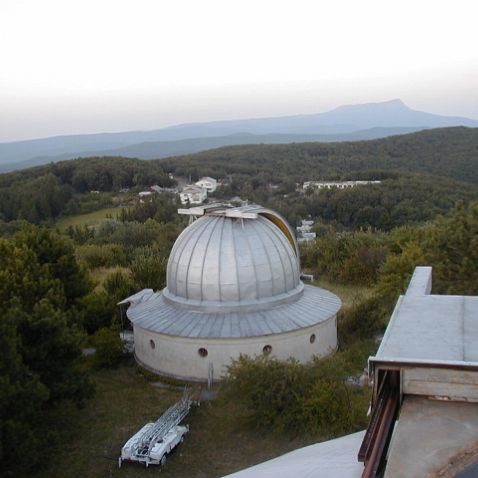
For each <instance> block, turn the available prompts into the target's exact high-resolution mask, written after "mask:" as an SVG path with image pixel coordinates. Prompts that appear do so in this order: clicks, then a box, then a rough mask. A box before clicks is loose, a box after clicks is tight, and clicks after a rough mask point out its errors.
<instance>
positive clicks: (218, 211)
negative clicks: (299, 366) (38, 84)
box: [120, 204, 341, 380]
mask: <svg viewBox="0 0 478 478" xmlns="http://www.w3.org/2000/svg"><path fill="white" fill-rule="evenodd" d="M179 213H180V214H187V215H190V217H191V224H190V225H189V226H188V227H187V228H186V229H184V231H183V232H182V233H181V234H180V236H179V237H178V238H177V240H176V242H175V243H174V246H173V248H172V250H171V254H170V256H169V261H168V266H167V275H166V287H165V288H164V289H163V290H162V291H156V292H154V291H153V290H152V289H144V290H142V291H140V292H138V293H137V294H134V295H133V296H131V297H128V298H126V299H124V300H123V301H121V302H120V304H123V305H129V308H128V310H127V317H128V319H129V320H130V321H131V323H132V326H133V333H134V353H135V357H136V360H137V361H138V363H139V364H141V365H142V366H143V367H145V368H147V369H149V370H151V371H153V372H157V373H160V374H163V375H168V376H172V377H176V378H181V379H187V380H213V379H218V378H221V377H223V376H224V374H225V373H226V370H227V367H228V365H229V364H230V363H231V360H234V359H237V358H238V357H240V355H241V354H242V355H249V356H251V357H253V356H255V355H257V354H272V355H273V356H275V357H277V358H278V359H281V360H282V359H283V360H286V359H288V358H290V357H294V358H295V359H296V360H299V361H301V362H307V361H308V360H310V359H311V358H312V357H313V356H318V357H322V356H325V355H327V354H329V353H331V352H333V351H334V350H335V349H336V347H337V324H336V318H337V311H338V310H339V308H340V306H341V302H340V299H339V298H338V297H337V296H336V295H335V294H333V293H332V292H329V291H327V290H325V289H321V288H319V287H314V286H311V285H304V284H303V283H302V281H301V280H300V262H299V252H298V248H297V242H296V240H295V237H294V233H293V231H292V229H291V228H290V226H289V225H288V224H287V222H286V221H285V219H283V218H282V217H281V216H280V215H279V214H277V213H276V212H274V211H271V210H269V209H265V208H263V207H262V206H258V205H250V206H242V207H238V208H234V207H232V206H228V205H224V204H209V205H206V206H201V207H193V208H190V209H180V210H179Z"/></svg>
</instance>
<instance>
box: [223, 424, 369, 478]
mask: <svg viewBox="0 0 478 478" xmlns="http://www.w3.org/2000/svg"><path fill="white" fill-rule="evenodd" d="M363 437H364V432H363V431H361V432H357V433H354V434H352V435H346V436H343V437H340V438H336V439H334V440H329V441H324V442H322V443H316V444H314V445H310V446H306V447H304V448H299V449H298V450H294V451H291V452H289V453H286V454H285V455H282V456H279V457H277V458H274V459H272V460H269V461H266V462H264V463H259V464H258V465H254V466H252V467H251V468H246V469H245V470H241V471H238V472H236V473H233V474H232V475H227V476H225V477H223V478H291V477H297V478H360V477H361V476H362V473H363V469H364V468H363V463H359V462H358V461H357V450H358V449H359V447H360V443H361V442H362V440H363Z"/></svg>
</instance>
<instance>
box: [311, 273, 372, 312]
mask: <svg viewBox="0 0 478 478" xmlns="http://www.w3.org/2000/svg"><path fill="white" fill-rule="evenodd" d="M313 284H314V285H316V286H318V287H322V288H324V289H327V290H330V291H331V292H333V293H334V294H337V295H338V296H339V297H340V299H341V300H342V304H343V306H344V307H350V306H352V305H354V304H358V303H359V302H363V301H364V300H365V299H367V298H369V297H370V296H371V295H372V293H373V289H372V288H371V287H366V286H359V285H350V284H346V285H344V284H336V283H333V282H329V281H328V280H327V279H324V278H318V279H317V280H315V281H314V282H313Z"/></svg>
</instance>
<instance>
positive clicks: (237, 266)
mask: <svg viewBox="0 0 478 478" xmlns="http://www.w3.org/2000/svg"><path fill="white" fill-rule="evenodd" d="M299 267H300V266H299V259H298V257H297V251H296V245H295V242H294V240H292V241H291V240H290V239H289V238H288V237H287V236H286V235H285V234H284V232H283V231H282V230H281V229H280V228H279V227H278V226H277V225H276V224H274V222H272V221H271V220H270V219H268V218H266V217H264V216H261V215H260V214H259V215H257V218H256V219H255V220H250V219H242V218H234V217H227V216H224V215H218V216H213V215H205V216H203V217H201V218H199V219H198V220H196V221H194V222H193V223H192V224H191V225H190V226H189V227H187V228H186V229H185V230H184V231H183V232H182V234H181V235H180V236H179V238H178V239H177V240H176V242H175V244H174V247H173V249H172V251H171V255H170V257H169V261H168V267H167V288H166V289H165V290H164V291H163V295H164V296H165V297H166V298H167V299H169V300H170V301H172V302H175V303H177V304H178V305H183V306H190V307H195V308H196V309H197V308H199V309H204V308H207V309H208V310H212V309H215V308H220V309H221V310H222V311H224V310H225V309H224V307H227V308H228V309H229V310H231V309H234V310H241V309H243V308H244V307H247V308H248V309H250V310H252V309H253V310H258V309H259V308H262V306H265V305H267V307H270V306H271V305H273V304H277V303H284V302H289V301H292V300H295V299H296V298H298V297H299V295H300V294H301V293H302V291H303V284H302V283H301V282H300V269H299ZM251 308H252V309H251Z"/></svg>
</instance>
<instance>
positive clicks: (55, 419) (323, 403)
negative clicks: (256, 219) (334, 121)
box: [0, 128, 478, 477]
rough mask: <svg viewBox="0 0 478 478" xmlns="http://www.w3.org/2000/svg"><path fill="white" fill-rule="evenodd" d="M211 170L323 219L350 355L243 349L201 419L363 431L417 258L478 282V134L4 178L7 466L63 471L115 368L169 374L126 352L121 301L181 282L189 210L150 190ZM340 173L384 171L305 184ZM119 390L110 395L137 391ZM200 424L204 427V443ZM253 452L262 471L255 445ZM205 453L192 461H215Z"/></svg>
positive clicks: (473, 289)
mask: <svg viewBox="0 0 478 478" xmlns="http://www.w3.org/2000/svg"><path fill="white" fill-rule="evenodd" d="M201 176H212V177H214V178H217V179H218V180H219V181H220V183H221V185H220V187H219V188H218V190H217V191H216V193H215V198H216V199H217V200H220V201H225V200H229V199H231V198H233V197H234V196H240V197H241V198H242V199H244V200H249V201H251V202H256V203H259V204H262V205H264V206H267V207H270V208H273V209H275V210H277V211H278V212H279V213H281V214H282V215H284V216H285V217H286V218H287V219H288V220H289V222H290V223H291V224H292V225H293V226H296V225H298V224H299V223H300V220H301V219H306V218H311V219H313V220H314V221H315V224H314V231H315V232H316V234H317V238H316V240H315V241H313V242H308V243H306V244H301V248H300V253H301V262H302V268H303V270H304V271H305V272H308V273H311V274H313V275H314V277H315V284H316V285H320V286H323V287H326V288H330V289H331V290H333V291H336V292H337V294H339V295H341V294H344V295H343V296H341V297H342V300H343V302H344V307H343V308H342V310H341V312H340V315H339V321H338V328H339V340H340V348H339V351H338V352H337V354H335V355H334V356H332V357H330V358H327V359H324V360H318V359H317V360H315V361H314V362H313V363H310V364H307V365H303V364H298V363H296V362H294V361H292V360H291V361H288V362H279V361H277V360H275V359H274V358H271V357H266V356H260V357H243V358H241V359H240V360H239V361H237V362H234V363H233V364H232V366H231V367H230V370H229V375H228V377H227V379H226V380H225V382H224V383H223V384H222V385H221V388H220V390H219V395H218V399H217V400H216V401H214V403H212V404H211V405H210V407H212V408H210V409H206V411H201V412H198V415H197V416H196V417H194V418H193V420H196V422H194V423H196V426H197V427H204V429H205V430H208V427H211V428H212V427H213V426H214V427H217V422H214V416H216V417H217V416H219V417H221V416H222V415H221V413H222V414H226V413H227V415H228V416H229V415H230V416H233V417H234V420H233V419H232V418H230V419H228V420H227V425H224V426H225V427H226V426H227V427H229V428H227V430H226V429H225V431H224V433H226V431H227V433H229V434H231V436H232V437H237V436H240V434H241V433H245V434H247V433H249V432H251V430H253V431H255V430H260V434H261V435H262V436H263V437H266V438H267V439H268V440H269V441H270V444H275V445H274V446H276V448H274V446H272V445H271V450H272V451H274V450H276V451H277V450H279V446H283V445H279V444H278V443H279V442H278V441H277V440H279V438H278V437H277V436H279V435H281V434H283V435H284V436H287V437H288V441H291V440H296V441H294V442H293V443H296V444H297V446H299V445H303V444H307V443H310V442H313V441H314V440H318V439H324V438H327V437H332V436H337V435H339V434H343V433H348V432H351V431H354V430H358V429H361V428H363V427H364V426H366V423H367V418H366V416H365V411H366V407H367V403H368V390H367V389H366V388H363V387H357V386H353V385H350V384H349V383H348V382H347V378H348V377H351V376H352V377H355V376H357V375H360V374H361V373H362V371H363V368H364V367H365V366H366V360H367V357H368V355H370V354H373V353H374V351H375V350H376V347H377V342H376V338H377V337H379V336H380V334H382V333H383V330H384V328H385V327H386V324H387V321H388V318H389V314H390V312H391V310H392V308H393V305H394V303H395V301H396V299H397V297H398V295H399V294H400V293H402V292H403V291H404V289H405V287H406V285H407V283H408V281H409V279H410V277H411V274H412V272H413V269H414V267H415V266H417V265H430V266H432V267H433V281H434V285H433V290H434V292H436V293H449V294H473V295H478V276H477V275H476V271H477V270H478V130H476V129H469V128H446V129H436V130H428V131H422V132H419V133H413V134H408V135H402V136H396V137H390V138H385V139H380V140H374V141H361V142H350V143H327V144H320V143H306V144H291V145H256V146H237V147H227V148H219V149H216V150H211V151H206V152H202V153H198V154H194V155H189V156H183V157H175V158H169V159H164V160H152V161H141V160H137V159H129V158H114V157H107V158H100V157H95V158H85V159H74V160H70V161H62V162H59V163H55V164H49V165H46V166H41V167H36V168H31V169H26V170H21V171H16V172H13V173H8V174H3V175H0V231H1V238H0V296H1V297H0V299H1V300H0V307H1V308H2V314H1V318H0V349H1V350H2V354H1V355H0V460H1V461H2V472H3V473H5V476H40V477H43V476H56V475H52V468H51V464H52V462H55V461H56V460H57V459H58V460H59V459H60V458H58V457H63V458H62V460H63V459H66V458H65V456H64V455H62V454H61V448H62V443H63V442H64V440H65V438H66V437H68V440H73V442H74V440H75V439H80V438H78V433H79V432H75V430H76V428H79V427H80V425H79V424H81V420H82V419H83V418H82V417H84V416H85V413H90V410H91V408H89V407H94V406H95V405H94V404H96V403H100V401H101V400H105V398H104V396H103V395H102V394H103V393H104V392H103V389H104V386H105V383H108V384H110V382H111V377H113V376H115V377H116V376H118V374H121V373H126V374H129V375H128V377H130V379H131V377H133V378H132V379H133V380H134V381H135V383H137V384H140V383H141V384H142V385H141V387H150V384H149V382H150V381H151V380H152V379H151V377H148V376H147V374H144V373H143V372H141V371H138V370H137V369H136V368H135V366H134V364H133V360H132V358H131V357H130V356H128V355H126V354H125V353H124V350H123V348H122V344H121V341H120V339H119V331H120V330H121V328H122V327H124V326H125V323H124V318H122V317H121V316H120V315H119V313H118V309H117V306H116V304H117V302H118V301H119V300H122V299H124V298H125V297H127V296H128V295H130V294H132V293H134V292H137V291H138V290H140V289H142V288H146V287H148V288H153V289H154V290H160V289H161V288H163V287H164V285H165V275H166V266H167V259H168V257H169V253H170V250H171V247H172V245H173V243H174V241H175V239H176V238H177V236H178V235H179V233H180V232H181V231H182V229H183V228H184V227H185V226H186V225H187V223H186V220H185V219H184V217H183V216H179V215H178V214H177V209H178V207H180V204H179V202H178V199H177V195H175V194H174V193H172V192H163V193H160V194H155V195H153V196H151V199H148V200H146V201H144V202H141V201H139V199H138V193H139V192H140V191H142V190H144V189H146V188H149V187H150V186H153V185H158V186H161V187H166V188H172V187H175V186H176V185H177V184H178V183H180V182H187V181H189V179H191V180H192V181H194V180H197V179H198V178H199V177H201ZM336 179H340V180H359V179H367V180H372V179H373V180H380V181H381V183H380V184H373V185H366V186H360V187H354V188H351V189H343V190H342V189H336V188H333V189H330V190H326V191H319V192H314V191H310V190H309V191H303V190H302V183H303V182H304V181H310V180H336ZM106 208H109V209H108V210H115V211H117V212H116V213H115V214H109V217H106V218H104V219H102V220H101V221H99V222H98V223H97V224H96V225H95V226H91V225H88V224H81V221H78V223H77V224H75V225H70V226H67V227H64V228H62V227H59V225H58V224H60V222H59V221H61V220H62V219H65V218H70V217H78V218H81V217H82V216H81V215H82V214H84V213H89V212H92V211H101V210H104V209H106ZM112 208H114V209H112ZM89 348H95V349H96V353H95V354H93V355H89V356H84V355H83V354H82V350H85V349H89ZM114 374H117V375H114ZM108 380H110V381H108ZM173 385H177V384H173ZM109 386H112V385H111V384H110V385H109ZM138 387H139V385H138ZM145 389H146V388H145ZM148 393H149V392H148ZM155 393H156V392H155ZM157 393H163V392H162V391H157ZM164 393H165V392H164ZM119 395H121V393H115V394H112V395H111V396H110V395H108V397H109V399H110V400H112V401H114V400H120V397H119ZM140 399H141V397H140V398H139V399H138V400H140ZM112 407H113V408H114V405H113V404H112ZM324 410H329V413H324ZM102 413H103V414H105V413H106V412H105V411H104V410H103V409H102ZM214 414H215V415H214ZM158 415H159V414H158ZM98 420H99V421H98V424H97V425H95V424H94V423H93V424H91V427H92V428H95V426H97V427H101V426H104V425H103V424H102V423H103V422H101V414H100V417H99V418H98ZM111 426H112V427H114V426H113V425H111ZM277 432H280V433H277ZM75 433H77V434H76V435H75ZM118 433H120V432H118V430H117V429H116V428H112V429H111V434H115V436H117V435H118ZM193 433H194V427H192V432H191V436H192V440H194V435H193ZM205 433H206V432H205ZM251 433H252V432H251ZM276 435H277V436H276ZM219 436H220V435H219ZM247 436H248V437H249V436H252V437H253V436H254V435H253V434H251V435H247ZM75 437H76V438H75ZM289 438H290V440H289ZM117 439H118V440H119V441H121V436H119V438H117ZM274 440H276V441H274ZM239 441H240V440H239ZM224 443H225V444H226V445H227V443H228V441H227V439H224ZM226 445H224V446H226ZM231 446H233V445H231ZM240 446H242V445H240ZM244 446H245V445H244ZM25 449H28V450H29V457H28V460H25V459H24V450H25ZM241 450H243V451H244V453H242V454H243V455H244V458H242V459H243V460H245V461H242V462H241V463H240V465H241V466H245V465H247V464H248V463H249V462H248V461H247V458H246V457H247V454H248V453H246V450H245V449H241ZM280 450H282V451H285V450H286V448H280ZM226 451H227V450H226ZM117 452H118V453H119V450H117ZM197 453H198V455H193V456H196V458H197V461H198V463H197V464H195V465H194V466H197V467H199V466H200V464H199V462H200V461H201V460H200V457H199V453H200V449H198V451H197ZM261 457H262V458H264V456H262V455H261ZM250 459H251V460H252V459H253V457H250ZM256 459H258V456H257V457H256ZM113 465H115V464H114V463H113ZM113 465H111V464H110V463H107V464H103V465H101V466H100V467H99V468H98V471H97V474H91V473H93V471H91V470H89V469H88V470H85V469H81V470H77V472H78V473H80V474H83V476H106V474H107V473H108V472H109V473H112V471H111V470H112V469H113V468H112V466H113ZM174 466H177V467H178V468H174ZM180 466H181V465H180V463H179V462H178V464H177V465H176V464H171V472H170V473H171V476H173V474H174V473H176V475H175V476H194V475H192V474H190V475H188V471H187V470H186V469H185V468H180ZM188 466H189V468H190V470H192V471H190V473H192V472H193V471H194V472H199V471H201V470H202V469H201V468H194V467H191V466H190V465H188ZM203 466H205V465H203ZM224 466H225V468H224V469H220V470H210V471H208V472H207V473H209V474H208V475H207V476H220V474H221V473H222V474H224V473H225V472H226V471H228V470H229V469H228V468H227V464H225V465H224ZM229 466H231V465H229ZM236 466H239V462H237V464H236ZM101 467H103V468H101ZM108 470H110V471H108ZM230 470H232V468H231V469H230ZM165 472H166V474H167V473H168V469H166V470H165ZM58 473H59V472H58ZM95 473H96V471H95ZM101 473H102V474H101ZM58 476H62V475H61V474H58ZM65 476H66V475H65ZM124 476H137V475H134V474H130V475H128V474H126V475H124Z"/></svg>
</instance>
